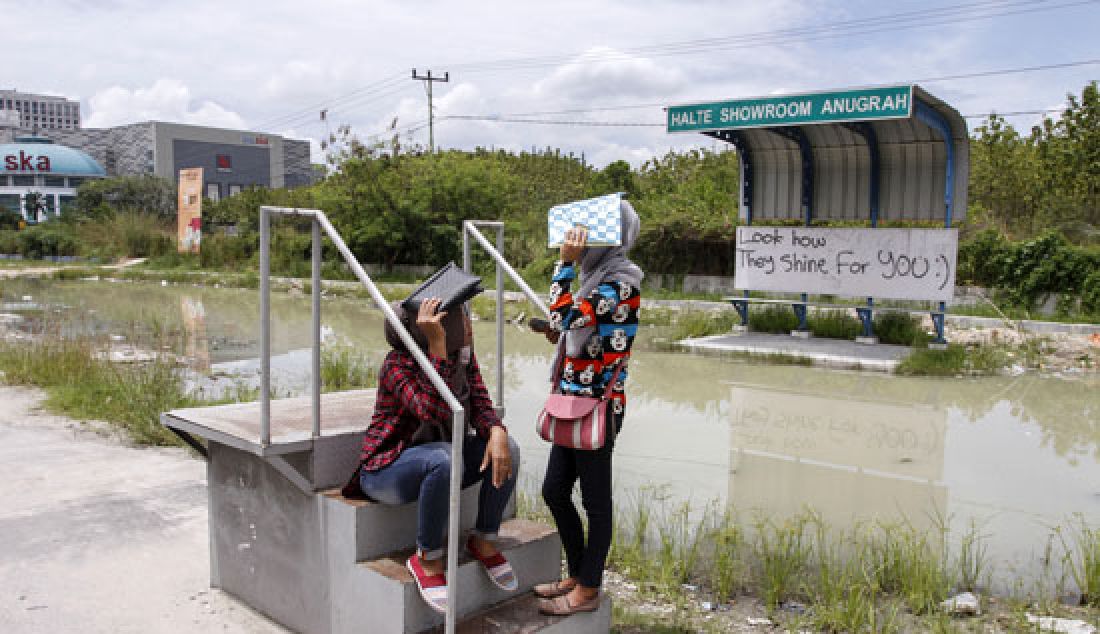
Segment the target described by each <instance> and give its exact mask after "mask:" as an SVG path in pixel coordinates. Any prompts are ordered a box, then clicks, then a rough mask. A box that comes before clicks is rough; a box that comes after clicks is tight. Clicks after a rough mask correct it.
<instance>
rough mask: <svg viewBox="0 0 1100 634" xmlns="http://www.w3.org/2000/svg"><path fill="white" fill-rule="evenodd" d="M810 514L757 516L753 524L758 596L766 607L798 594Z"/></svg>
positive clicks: (806, 561) (805, 568)
mask: <svg viewBox="0 0 1100 634" xmlns="http://www.w3.org/2000/svg"><path fill="white" fill-rule="evenodd" d="M810 521H811V518H810V517H808V516H806V515H798V516H795V517H792V518H786V519H784V520H782V521H776V520H773V519H771V518H758V519H757V520H756V522H755V525H754V526H753V532H754V534H755V539H754V546H755V549H754V554H755V556H756V560H757V569H758V575H757V577H758V585H759V589H760V596H761V598H762V599H763V600H764V605H766V606H767V608H768V610H769V611H774V610H775V609H776V608H778V607H779V604H780V603H782V602H783V601H786V600H788V599H793V598H795V597H796V596H798V593H799V591H800V590H801V589H802V587H803V584H804V578H805V576H806V575H807V573H808V572H809V563H810V555H811V552H812V550H811V540H810V536H809V534H808V530H807V529H808V527H809V524H810Z"/></svg>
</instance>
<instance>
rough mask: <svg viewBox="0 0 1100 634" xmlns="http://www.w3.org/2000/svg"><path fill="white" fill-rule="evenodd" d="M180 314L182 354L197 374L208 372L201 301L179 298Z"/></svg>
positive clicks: (208, 357) (208, 353)
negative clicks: (181, 322) (181, 321)
mask: <svg viewBox="0 0 1100 634" xmlns="http://www.w3.org/2000/svg"><path fill="white" fill-rule="evenodd" d="M180 313H181V314H182V315H183V327H184V331H185V337H184V349H183V354H184V356H186V357H187V359H188V362H189V366H190V368H191V369H192V370H195V371H197V372H207V371H209V370H210V345H209V341H208V339H207V335H206V308H205V306H203V303H202V300H200V299H196V298H194V297H192V296H190V295H181V296H180Z"/></svg>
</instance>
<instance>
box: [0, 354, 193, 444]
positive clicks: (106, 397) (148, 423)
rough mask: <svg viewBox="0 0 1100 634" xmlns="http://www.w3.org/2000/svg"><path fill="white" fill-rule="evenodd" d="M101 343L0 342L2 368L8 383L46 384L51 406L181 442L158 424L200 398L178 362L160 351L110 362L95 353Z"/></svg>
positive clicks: (132, 432)
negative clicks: (152, 356) (148, 357)
mask: <svg viewBox="0 0 1100 634" xmlns="http://www.w3.org/2000/svg"><path fill="white" fill-rule="evenodd" d="M98 343H99V342H95V341H92V340H87V339H84V340H63V339H52V340H44V341H43V342H41V343H36V344H0V370H3V372H4V380H5V382H7V383H10V384H16V385H35V386H38V387H42V388H45V389H46V392H47V398H46V402H45V405H46V407H47V408H48V409H50V410H51V411H55V412H58V413H61V414H65V415H68V416H72V417H74V418H81V419H94V420H104V421H108V422H110V423H112V424H115V425H117V426H118V427H119V428H121V429H122V430H124V431H125V432H126V433H127V434H128V435H129V436H130V438H132V439H133V440H134V442H136V443H138V444H144V445H177V444H179V441H178V439H177V438H176V437H175V436H174V435H173V434H172V433H171V432H170V431H168V430H167V429H166V428H165V427H163V426H162V425H161V424H160V414H161V412H166V411H168V410H172V409H177V408H181V407H190V406H193V405H198V404H199V403H200V401H199V400H198V399H197V398H195V397H194V396H192V395H191V394H189V393H188V392H186V391H185V389H184V384H183V377H182V374H181V373H180V371H179V370H178V369H177V367H176V366H175V364H174V362H173V361H171V360H169V359H167V358H165V357H158V358H157V359H156V360H155V361H152V362H149V363H143V364H140V365H132V366H131V365H120V364H112V363H110V362H109V361H105V360H102V359H99V358H98V357H97V355H96V352H97V350H99V349H102V346H100V345H97V344H98Z"/></svg>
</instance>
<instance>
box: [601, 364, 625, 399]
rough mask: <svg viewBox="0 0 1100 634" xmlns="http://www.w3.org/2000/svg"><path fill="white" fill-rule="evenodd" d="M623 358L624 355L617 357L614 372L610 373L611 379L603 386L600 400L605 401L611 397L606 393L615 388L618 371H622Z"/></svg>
mask: <svg viewBox="0 0 1100 634" xmlns="http://www.w3.org/2000/svg"><path fill="white" fill-rule="evenodd" d="M624 359H626V357H619V361H618V363H616V365H615V372H613V373H612V374H611V380H610V381H608V382H607V385H606V386H605V387H604V389H603V396H601V397H600V400H603V401H606V400H607V399H609V398H611V397H610V396H608V394H609V393H610V392H613V391H614V390H615V383H616V382H617V381H618V380H619V373H620V372H622V371H623V360H624Z"/></svg>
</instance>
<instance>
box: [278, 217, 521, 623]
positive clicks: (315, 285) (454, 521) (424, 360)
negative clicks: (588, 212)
mask: <svg viewBox="0 0 1100 634" xmlns="http://www.w3.org/2000/svg"><path fill="white" fill-rule="evenodd" d="M271 214H283V215H288V216H301V217H307V218H312V220H313V254H312V255H313V258H312V278H311V279H312V286H311V288H310V293H311V295H312V304H313V306H312V309H313V320H312V328H313V359H312V361H313V379H312V384H311V391H312V406H313V408H312V409H313V437H314V438H317V437H319V436H320V435H321V383H320V358H321V327H320V323H321V321H320V320H321V230H324V232H325V233H326V234H328V237H329V239H330V240H332V242H333V244H334V245H335V246H336V250H337V251H339V252H340V255H342V256H343V258H344V261H345V262H347V264H348V266H350V267H351V270H352V272H353V273H355V277H357V278H359V281H360V282H362V283H363V285H364V286H366V287H367V292H368V293H369V294H370V296H371V299H373V300H374V303H375V304H376V305H377V306H378V308H379V309H381V311H382V314H383V315H385V317H386V320H387V321H388V322H389V323H390V324H391V325H392V326H393V328H394V330H395V331H396V332H397V334H398V336H400V337H401V341H402V342H404V344H405V347H406V348H407V349H408V351H409V352H410V353H411V354H412V355H413V358H414V359H416V363H417V365H419V366H420V369H421V370H423V371H424V373H425V374H427V375H428V380H429V381H431V383H432V385H433V386H435V389H436V390H438V391H439V394H440V395H441V396H442V397H443V400H444V401H446V403H447V406H448V407H450V408H451V417H452V418H451V429H452V430H453V433H452V434H451V437H452V440H451V490H450V517H449V518H448V534H447V578H448V579H450V580H451V583H450V587H449V588H448V593H447V594H448V596H447V611H446V620H445V625H444V627H445V631H446V633H447V634H454V631H455V625H456V623H457V622H458V621H457V615H458V612H457V606H458V601H457V598H456V592H455V590H456V585H457V584H456V583H455V582H456V581H457V580H458V552H459V545H458V537H459V531H460V530H461V516H460V510H459V500H460V497H461V494H462V475H463V471H464V465H463V455H462V444H463V440H464V439H465V433H464V432H465V428H466V426H465V410H464V409H463V408H462V405H461V404H460V403H459V402H458V399H456V398H455V396H454V394H453V393H452V392H451V389H450V386H448V385H447V382H446V381H444V380H443V377H441V376H439V373H438V372H436V371H435V367H434V366H432V363H431V361H429V360H428V357H427V356H426V355H425V354H424V353H423V351H421V350H420V347H419V346H417V345H416V342H415V341H413V338H412V335H410V334H409V332H408V330H406V329H405V326H404V325H403V324H402V323H401V320H399V319H398V318H397V315H395V314H394V312H393V309H391V308H390V305H389V303H388V302H387V301H386V298H385V297H383V296H382V293H381V291H379V290H378V287H377V286H375V284H374V282H373V281H372V280H371V278H370V276H369V275H367V272H366V271H364V270H363V267H362V266H361V265H360V264H359V260H357V259H356V257H355V255H354V254H353V253H352V252H351V250H350V249H348V247H347V245H346V244H345V243H344V240H343V238H341V237H340V234H339V233H337V232H336V230H335V229H333V228H332V225H331V224H330V223H329V221H328V218H327V217H326V216H325V214H324V212H323V211H321V210H319V209H293V208H286V207H269V206H262V207H260V356H261V360H260V444H261V445H262V446H263V447H267V446H269V445H270V444H271V297H270V295H271V279H270V278H271ZM497 255H498V256H499V254H497ZM509 268H511V267H509ZM512 273H513V274H514V271H513V272H512ZM498 290H499V289H498ZM498 378H499V377H498Z"/></svg>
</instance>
